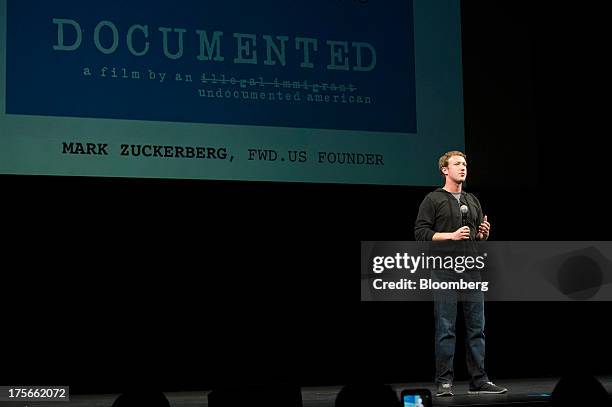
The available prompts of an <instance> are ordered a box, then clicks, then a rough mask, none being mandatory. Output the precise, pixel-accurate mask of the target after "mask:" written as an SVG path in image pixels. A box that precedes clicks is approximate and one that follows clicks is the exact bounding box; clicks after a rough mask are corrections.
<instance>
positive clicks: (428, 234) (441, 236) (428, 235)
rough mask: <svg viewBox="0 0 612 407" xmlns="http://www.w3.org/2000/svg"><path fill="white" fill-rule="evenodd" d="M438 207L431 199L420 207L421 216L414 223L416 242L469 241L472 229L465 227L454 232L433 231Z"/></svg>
mask: <svg viewBox="0 0 612 407" xmlns="http://www.w3.org/2000/svg"><path fill="white" fill-rule="evenodd" d="M435 217H436V207H435V205H434V203H433V202H432V201H431V199H429V198H427V197H426V198H425V199H424V200H423V202H421V206H420V207H419V214H418V215H417V219H416V221H415V223H414V237H415V238H416V240H421V241H423V240H467V239H469V238H470V228H469V227H467V226H464V227H462V228H459V229H457V230H456V231H454V232H436V231H434V230H433V226H434V219H435Z"/></svg>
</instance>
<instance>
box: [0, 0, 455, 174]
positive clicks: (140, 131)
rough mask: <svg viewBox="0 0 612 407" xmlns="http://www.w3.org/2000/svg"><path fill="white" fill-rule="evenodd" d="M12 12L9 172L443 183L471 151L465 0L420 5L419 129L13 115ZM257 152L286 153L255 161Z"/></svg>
mask: <svg viewBox="0 0 612 407" xmlns="http://www.w3.org/2000/svg"><path fill="white" fill-rule="evenodd" d="M25 1H27V0H25ZM153 4H157V3H153ZM350 6H353V5H352V2H347V7H350ZM6 10H7V0H0V28H1V29H0V55H1V56H2V58H0V95H1V97H0V173H2V174H22V175H61V176H103V177H138V178H177V179H211V180H213V179H214V180H247V181H248V180H252V181H281V182H283V181H286V182H320V183H351V184H381V185H415V186H427V185H435V184H438V183H439V175H438V172H437V166H436V162H437V158H438V157H439V156H440V155H441V154H442V153H443V152H445V151H447V150H450V149H463V148H464V125H463V91H462V80H461V78H462V68H461V27H460V9H459V1H458V0H436V1H425V0H415V1H414V41H415V44H414V48H415V82H416V118H417V120H416V122H417V131H416V133H397V132H374V131H355V130H338V129H317V128H295V127H267V126H249V125H222V124H205V123H204V124H202V123H178V122H168V121H160V122H154V121H138V120H117V119H89V118H70V117H51V116H29V115H27V116H26V115H11V114H6V100H5V95H6V76H7V75H6V62H7V61H6V58H7V52H6V44H7V41H6V27H7V21H6ZM100 19H101V20H102V19H103V18H100ZM318 28H319V29H320V27H318ZM380 29H384V27H380ZM261 31H262V32H265V27H262V29H261ZM43 40H46V39H41V41H43ZM49 45H50V46H51V45H52V44H51V43H50V44H49ZM12 52H15V50H12ZM21 52H29V51H28V49H24V50H21ZM379 58H384V55H379ZM44 73H45V70H44V66H41V69H40V74H41V75H44ZM49 80H53V78H49ZM398 80H401V78H398ZM83 103H95V99H93V98H92V99H91V100H87V101H84V102H83ZM395 108H397V109H399V110H400V111H401V109H402V106H395ZM64 142H72V143H83V144H86V143H94V144H108V152H109V155H107V156H95V155H73V154H63V153H62V143H64ZM122 144H137V145H163V146H166V145H170V146H194V147H196V146H204V147H213V148H226V149H227V150H228V159H227V160H210V159H180V158H146V157H125V156H121V154H120V152H121V148H120V146H121V145H122ZM251 149H252V150H274V151H276V152H277V153H278V156H279V158H278V160H277V161H275V162H270V161H260V160H257V159H255V160H250V159H249V158H250V157H249V156H250V154H249V150H251ZM288 151H304V152H306V154H307V156H308V160H307V161H306V162H303V163H299V162H296V163H292V162H289V160H288V159H286V158H288ZM320 152H347V153H361V154H376V155H380V156H382V157H384V165H339V164H329V163H327V162H323V163H321V162H319V153H320ZM230 158H231V159H230ZM283 158H285V161H281V159H283Z"/></svg>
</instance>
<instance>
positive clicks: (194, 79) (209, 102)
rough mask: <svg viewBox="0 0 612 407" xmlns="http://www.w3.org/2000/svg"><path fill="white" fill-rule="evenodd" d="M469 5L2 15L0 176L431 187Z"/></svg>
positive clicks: (233, 0) (240, 5)
mask: <svg viewBox="0 0 612 407" xmlns="http://www.w3.org/2000/svg"><path fill="white" fill-rule="evenodd" d="M458 3H459V1H458V0H453V1H451V0H437V1H424V0H414V1H410V0H397V1H393V0H391V1H384V2H383V1H379V0H378V1H377V0H315V1H277V0H260V1H249V2H245V1H242V0H223V1H212V0H211V1H200V0H174V1H166V0H163V1H144V0H131V1H129V2H122V1H118V0H117V1H106V2H84V1H80V0H57V1H42V0H40V1H39V0H0V28H1V29H0V53H1V56H2V58H1V59H0V68H1V71H0V72H1V75H0V173H3V174H24V175H28V174H30V175H66V176H68V175H70V176H103V177H137V178H177V179H215V180H254V181H280V182H322V183H357V184H389V185H433V184H436V183H437V182H438V180H439V177H438V174H437V168H436V159H437V158H438V157H439V156H440V155H441V154H442V153H443V152H444V151H447V150H449V149H461V148H463V144H464V135H463V134H464V133H463V102H462V100H463V96H462V83H461V77H462V70H461V43H460V32H461V30H460V10H459V4H458Z"/></svg>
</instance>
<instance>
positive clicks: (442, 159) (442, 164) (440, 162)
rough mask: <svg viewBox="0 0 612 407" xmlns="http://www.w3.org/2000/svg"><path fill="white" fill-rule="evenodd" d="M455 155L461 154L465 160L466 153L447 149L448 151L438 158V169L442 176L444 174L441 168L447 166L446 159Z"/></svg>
mask: <svg viewBox="0 0 612 407" xmlns="http://www.w3.org/2000/svg"><path fill="white" fill-rule="evenodd" d="M455 155H458V156H461V157H463V158H465V159H466V160H467V157H466V155H465V154H464V153H462V152H461V151H449V152H448V153H444V155H443V156H442V157H440V160H438V169H439V170H440V174H442V176H444V173H443V172H442V168H443V167H448V160H449V159H450V158H451V157H452V156H455Z"/></svg>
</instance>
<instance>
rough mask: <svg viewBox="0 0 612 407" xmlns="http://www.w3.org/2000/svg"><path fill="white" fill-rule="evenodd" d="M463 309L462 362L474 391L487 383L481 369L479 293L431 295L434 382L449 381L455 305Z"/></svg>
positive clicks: (481, 305) (482, 340) (482, 320)
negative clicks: (463, 354)
mask: <svg viewBox="0 0 612 407" xmlns="http://www.w3.org/2000/svg"><path fill="white" fill-rule="evenodd" d="M458 304H461V307H462V308H463V317H464V319H465V332H466V342H465V347H466V359H467V360H466V361H467V368H468V373H469V374H470V387H471V388H476V387H480V385H482V384H484V383H486V382H488V381H489V378H488V377H487V373H486V372H485V369H484V358H485V334H484V325H485V317H484V296H483V293H482V291H454V290H448V291H443V292H442V291H440V292H437V291H436V292H434V318H435V322H436V346H435V352H436V383H437V384H440V383H452V382H453V378H454V376H453V358H454V356H455V339H456V337H455V324H456V320H457V305H458Z"/></svg>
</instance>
